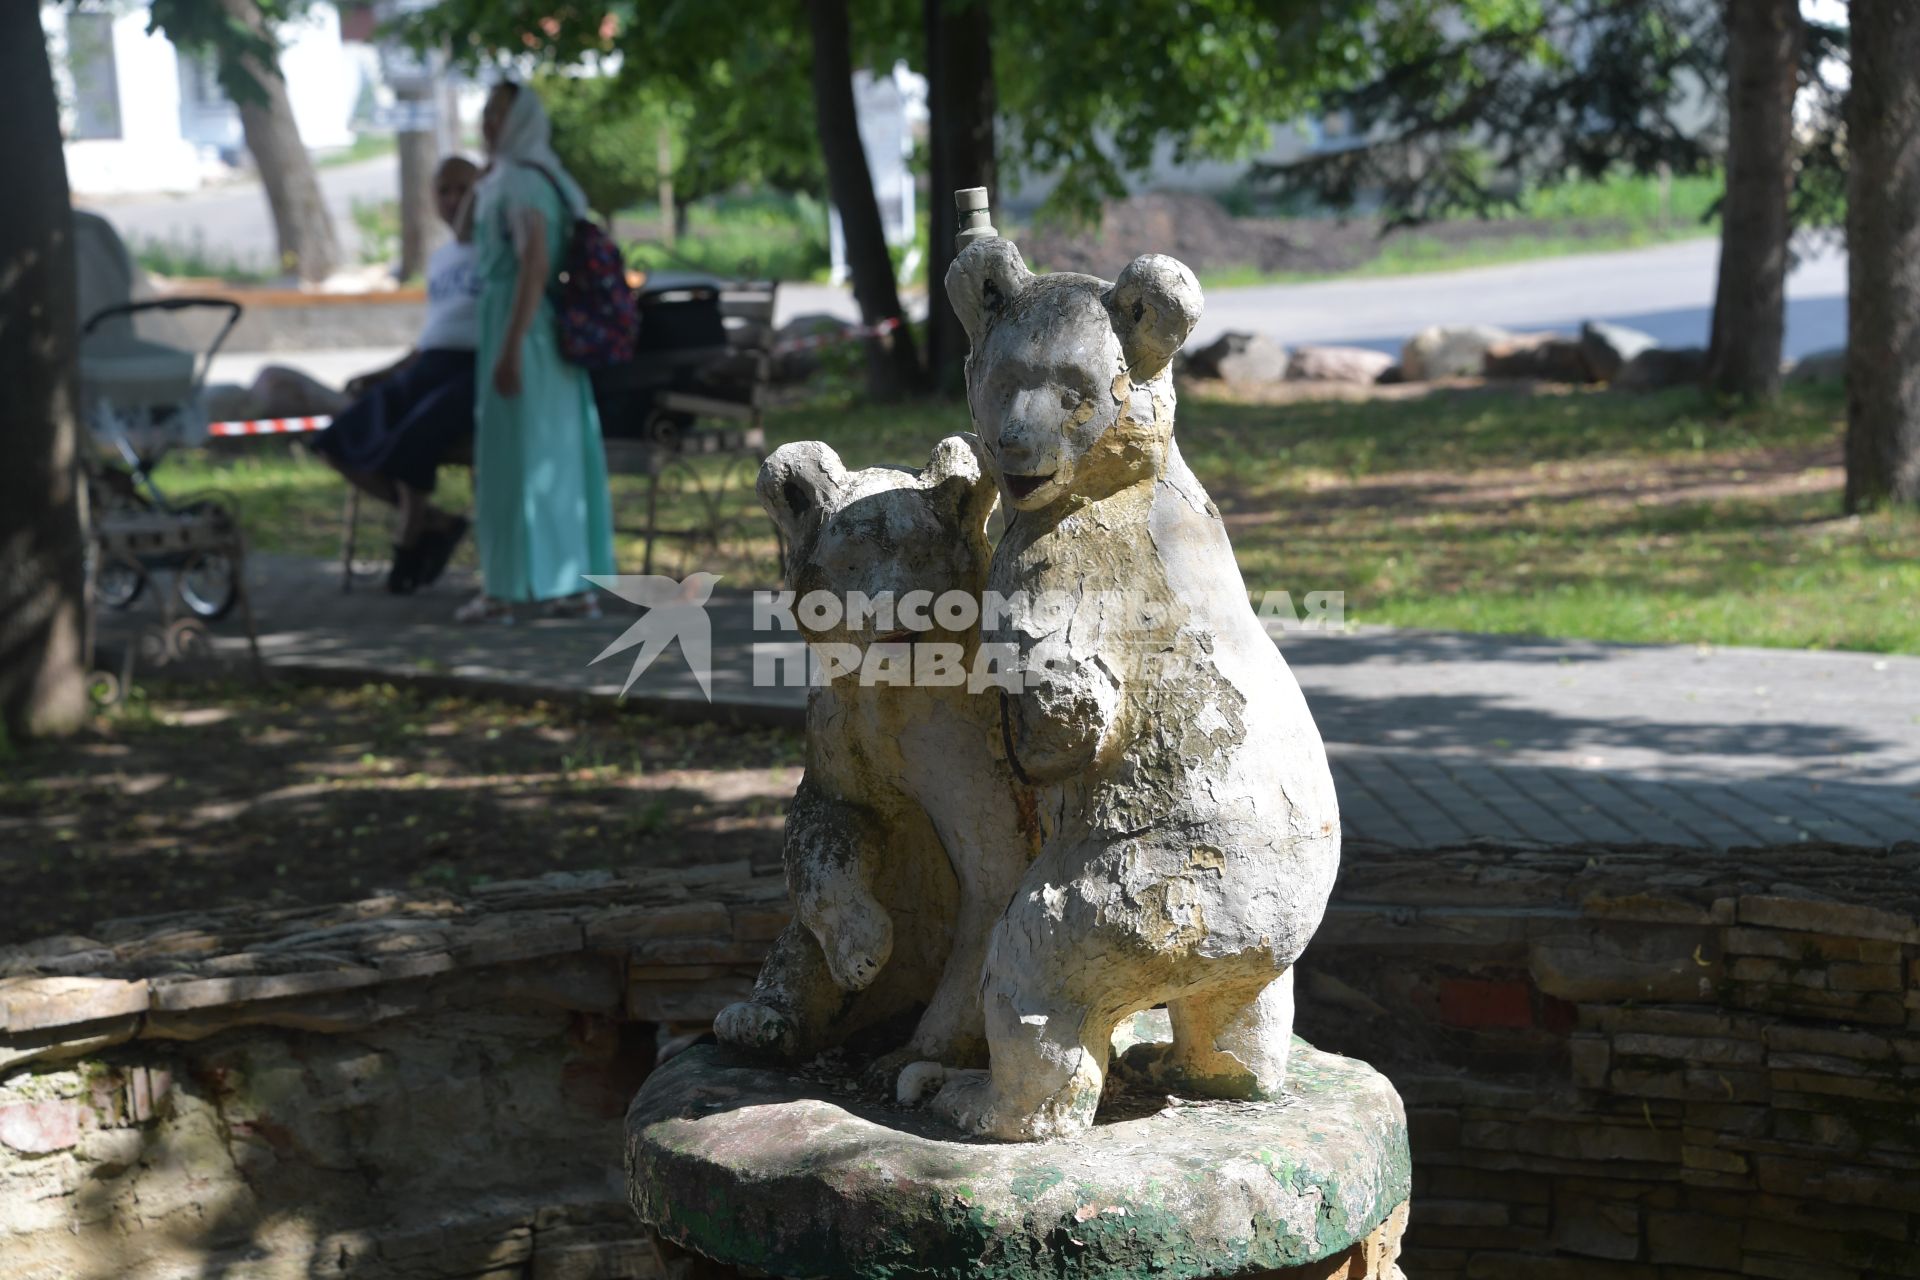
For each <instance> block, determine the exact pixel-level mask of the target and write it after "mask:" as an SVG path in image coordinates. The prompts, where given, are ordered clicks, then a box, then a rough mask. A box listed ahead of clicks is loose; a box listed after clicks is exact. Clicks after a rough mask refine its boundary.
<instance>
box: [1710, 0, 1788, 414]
mask: <svg viewBox="0 0 1920 1280" xmlns="http://www.w3.org/2000/svg"><path fill="white" fill-rule="evenodd" d="M1725 11H1726V21H1727V195H1726V200H1725V202H1724V203H1723V204H1722V206H1721V223H1720V226H1721V230H1720V281H1719V286H1718V288H1717V289H1716V290H1715V292H1714V300H1713V336H1712V339H1711V341H1710V344H1709V355H1708V360H1707V381H1708V383H1709V385H1711V386H1712V387H1713V389H1714V390H1716V391H1718V392H1720V393H1722V394H1723V395H1730V396H1740V397H1743V398H1746V399H1763V398H1765V397H1768V396H1772V395H1775V394H1777V393H1778V392H1779V390H1780V349H1781V343H1782V341H1783V339H1784V338H1785V336H1786V308H1787V243H1788V239H1789V237H1790V235H1791V232H1792V227H1791V225H1790V224H1789V222H1788V218H1787V200H1788V196H1789V195H1790V193H1791V191H1792V188H1793V96H1794V92H1795V90H1796V88H1797V87H1798V85H1799V68H1800V48H1801V44H1802V42H1803V40H1804V38H1805V31H1806V28H1805V24H1804V23H1802V21H1801V19H1800V6H1799V0H1726V4H1725Z"/></svg>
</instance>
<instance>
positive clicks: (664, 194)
mask: <svg viewBox="0 0 1920 1280" xmlns="http://www.w3.org/2000/svg"><path fill="white" fill-rule="evenodd" d="M653 163H654V172H655V173H657V174H658V175H659V189H658V192H657V194H658V195H659V197H660V241H661V243H663V244H666V245H668V246H671V245H672V244H673V241H674V237H675V236H677V235H679V234H680V230H681V228H680V208H679V205H678V204H677V203H676V202H675V200H674V198H673V131H672V130H671V129H669V128H667V126H666V125H664V124H663V125H661V126H660V128H659V130H658V131H657V132H656V133H655V134H654V137H653ZM608 225H612V224H611V222H609V224H608Z"/></svg>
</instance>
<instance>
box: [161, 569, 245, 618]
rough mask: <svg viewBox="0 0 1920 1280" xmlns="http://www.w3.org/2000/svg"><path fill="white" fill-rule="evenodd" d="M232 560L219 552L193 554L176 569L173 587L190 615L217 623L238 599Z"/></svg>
mask: <svg viewBox="0 0 1920 1280" xmlns="http://www.w3.org/2000/svg"><path fill="white" fill-rule="evenodd" d="M237 576H238V575H237V570H236V568H235V566H234V563H233V558H232V557H231V556H229V555H227V554H226V553H225V552H223V551H196V552H194V553H193V555H192V556H190V557H188V559H187V562H186V563H185V564H183V565H181V566H180V575H179V577H178V578H177V579H176V580H175V585H176V586H177V588H178V589H179V592H180V600H181V602H182V603H183V604H185V605H186V606H187V608H189V609H191V610H192V611H193V613H194V616H196V617H200V618H205V619H206V620H207V621H208V622H218V621H219V620H220V619H222V618H224V617H226V616H227V614H228V613H229V612H231V611H232V609H233V606H234V604H235V602H236V601H238V600H239V598H240V584H239V582H238V581H236V578H237Z"/></svg>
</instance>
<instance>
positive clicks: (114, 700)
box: [87, 671, 127, 710]
mask: <svg viewBox="0 0 1920 1280" xmlns="http://www.w3.org/2000/svg"><path fill="white" fill-rule="evenodd" d="M126 692H127V691H126V689H125V688H123V687H122V686H121V684H120V677H119V676H117V675H115V674H113V672H111V671H93V672H89V673H88V674H87V696H88V697H90V698H92V699H93V705H94V706H96V707H99V708H101V709H103V710H104V709H105V708H107V707H111V706H115V705H117V704H118V703H119V702H120V700H121V699H122V698H124V697H125V696H126Z"/></svg>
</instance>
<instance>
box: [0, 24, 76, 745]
mask: <svg viewBox="0 0 1920 1280" xmlns="http://www.w3.org/2000/svg"><path fill="white" fill-rule="evenodd" d="M0 98H4V100H5V101H6V103H7V107H6V110H5V111H3V112H0V172H3V173H5V174H6V175H7V176H8V179H9V181H10V182H11V183H12V188H13V189H12V192H11V194H10V195H9V197H8V198H7V199H6V200H0V280H4V281H5V282H6V302H5V305H3V306H0V386H4V387H5V388H6V389H7V392H6V395H7V407H6V410H5V412H4V413H3V414H0V447H3V448H4V449H5V450H6V456H7V463H6V465H5V466H0V726H3V727H4V729H5V733H6V736H7V737H11V738H31V737H42V736H46V735H49V734H55V733H64V732H67V731H69V730H71V729H73V728H74V727H75V726H76V725H78V724H79V723H80V721H81V719H82V717H83V716H84V715H85V714H86V708H87V688H86V670H85V661H86V650H87V604H86V536H85V521H86V513H85V504H86V497H85V493H86V490H85V487H84V485H83V484H82V483H81V478H80V468H79V453H78V449H79V445H80V441H79V432H78V423H77V422H76V420H75V412H76V409H75V405H76V401H77V399H78V386H77V376H76V367H75V363H74V355H75V346H76V336H77V331H78V328H79V323H78V320H77V318H76V317H75V315H74V299H75V296H76V293H77V285H76V282H75V279H74V259H73V215H72V212H71V210H70V208H69V205H68V196H67V166H66V158H65V156H63V155H62V154H61V150H60V118H59V112H58V108H57V107H56V105H55V100H54V95H53V71H52V68H51V67H50V66H49V65H48V62H47V45H46V38H45V36H44V35H42V33H41V30H40V10H39V7H38V6H36V5H31V4H10V5H0Z"/></svg>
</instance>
